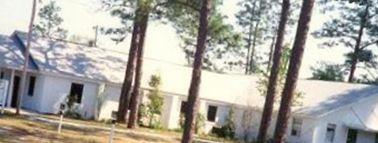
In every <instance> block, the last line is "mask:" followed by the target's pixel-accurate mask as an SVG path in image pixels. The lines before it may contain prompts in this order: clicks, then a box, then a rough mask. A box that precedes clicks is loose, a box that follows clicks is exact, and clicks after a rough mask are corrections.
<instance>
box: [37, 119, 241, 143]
mask: <svg viewBox="0 0 378 143" xmlns="http://www.w3.org/2000/svg"><path fill="white" fill-rule="evenodd" d="M42 116H43V117H44V118H48V119H53V120H59V116H57V115H42ZM64 120H65V121H67V122H71V123H78V124H84V125H92V126H100V127H109V125H108V124H106V123H104V122H100V121H94V120H77V119H70V118H64ZM117 129H125V130H127V128H126V125H125V124H117ZM134 130H135V131H139V132H146V133H153V134H159V135H165V136H170V137H172V138H174V139H175V140H180V138H181V136H182V133H181V132H177V131H173V130H164V129H150V128H143V127H139V128H137V129H134ZM197 138H199V139H203V140H210V141H216V142H224V143H235V142H237V141H235V140H228V139H224V138H218V137H215V136H210V135H200V136H198V137H197Z"/></svg>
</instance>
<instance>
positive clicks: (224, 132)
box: [213, 107, 235, 139]
mask: <svg viewBox="0 0 378 143" xmlns="http://www.w3.org/2000/svg"><path fill="white" fill-rule="evenodd" d="M234 114H235V113H234V107H231V108H230V111H229V113H228V116H227V119H226V123H225V124H224V125H223V126H222V127H221V128H213V133H215V134H216V135H217V136H218V137H222V138H226V139H234V138H235V115H234Z"/></svg>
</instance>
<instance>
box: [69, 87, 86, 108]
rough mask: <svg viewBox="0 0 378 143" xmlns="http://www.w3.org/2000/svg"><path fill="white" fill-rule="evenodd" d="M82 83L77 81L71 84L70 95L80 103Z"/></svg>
mask: <svg viewBox="0 0 378 143" xmlns="http://www.w3.org/2000/svg"><path fill="white" fill-rule="evenodd" d="M83 89H84V85H83V84H79V83H72V84H71V91H70V96H71V97H74V98H76V103H81V98H82V96H83Z"/></svg>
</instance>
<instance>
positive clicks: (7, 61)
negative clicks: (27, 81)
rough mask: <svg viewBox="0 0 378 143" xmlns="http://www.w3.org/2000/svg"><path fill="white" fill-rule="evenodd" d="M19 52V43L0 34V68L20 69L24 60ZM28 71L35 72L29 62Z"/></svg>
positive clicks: (34, 67) (33, 65)
mask: <svg viewBox="0 0 378 143" xmlns="http://www.w3.org/2000/svg"><path fill="white" fill-rule="evenodd" d="M21 50H22V49H21V48H20V45H19V43H17V42H15V41H14V39H12V38H11V37H9V36H6V35H1V34H0V59H1V60H0V67H7V68H14V69H22V67H23V65H24V60H25V58H24V56H23V55H22V52H21ZM29 69H33V70H36V69H37V67H36V66H35V64H34V63H32V62H31V61H30V63H29Z"/></svg>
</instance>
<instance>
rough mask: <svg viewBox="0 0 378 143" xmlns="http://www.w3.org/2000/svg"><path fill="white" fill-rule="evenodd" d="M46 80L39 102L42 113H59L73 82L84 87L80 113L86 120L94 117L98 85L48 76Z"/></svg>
mask: <svg viewBox="0 0 378 143" xmlns="http://www.w3.org/2000/svg"><path fill="white" fill-rule="evenodd" d="M44 78H45V79H44V88H43V97H42V99H41V100H40V102H39V103H40V105H41V108H40V112H42V113H57V112H58V111H59V106H60V104H61V103H62V102H64V100H65V98H66V96H67V95H68V94H69V92H70V89H71V84H72V82H75V83H80V84H83V85H84V89H83V95H82V100H81V101H82V102H81V104H80V105H79V109H80V112H81V113H82V115H83V116H84V117H85V118H92V117H94V111H95V100H96V96H97V95H96V94H97V88H98V84H96V83H91V82H83V81H79V80H73V79H67V78H60V77H54V76H47V75H45V77H44Z"/></svg>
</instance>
